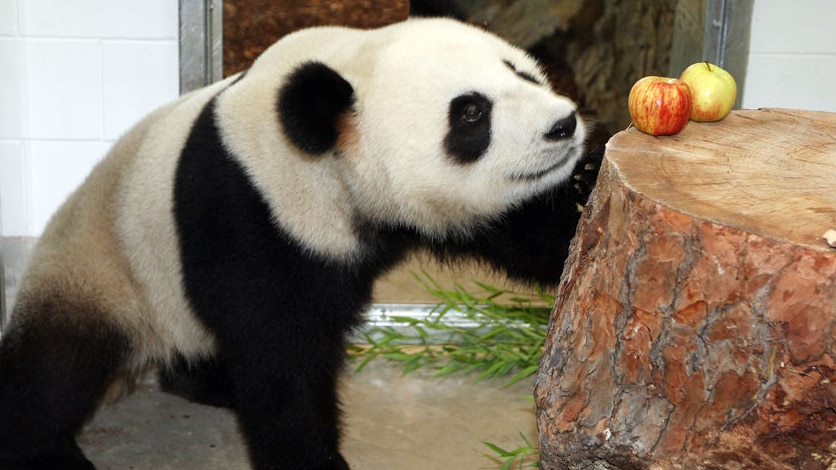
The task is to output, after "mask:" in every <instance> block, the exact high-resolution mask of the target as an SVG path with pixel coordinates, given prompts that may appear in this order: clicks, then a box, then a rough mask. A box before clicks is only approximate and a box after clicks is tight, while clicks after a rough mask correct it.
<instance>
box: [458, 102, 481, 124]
mask: <svg viewBox="0 0 836 470" xmlns="http://www.w3.org/2000/svg"><path fill="white" fill-rule="evenodd" d="M483 114H484V113H483V111H482V108H481V107H480V106H479V105H477V104H475V103H470V104H468V105H466V106H465V107H464V109H462V116H461V117H462V121H464V122H466V123H468V124H474V123H476V122H479V120H480V119H482V115H483Z"/></svg>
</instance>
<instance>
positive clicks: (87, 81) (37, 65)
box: [26, 39, 102, 140]
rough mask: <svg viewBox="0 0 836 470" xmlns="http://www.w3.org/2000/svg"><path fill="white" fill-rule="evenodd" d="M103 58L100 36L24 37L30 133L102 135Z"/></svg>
mask: <svg viewBox="0 0 836 470" xmlns="http://www.w3.org/2000/svg"><path fill="white" fill-rule="evenodd" d="M101 63H102V60H101V54H100V47H99V42H98V41H96V40H89V39H84V40H78V39H29V40H27V41H26V86H27V90H26V94H27V106H28V110H29V116H28V117H29V123H28V124H29V125H28V128H29V137H30V138H32V139H67V140H96V139H101V138H102V83H101V76H102V72H101Z"/></svg>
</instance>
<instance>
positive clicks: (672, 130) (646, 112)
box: [627, 76, 691, 135]
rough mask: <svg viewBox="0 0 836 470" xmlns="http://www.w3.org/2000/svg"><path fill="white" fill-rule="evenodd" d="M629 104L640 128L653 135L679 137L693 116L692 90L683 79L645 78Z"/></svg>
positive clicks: (634, 88)
mask: <svg viewBox="0 0 836 470" xmlns="http://www.w3.org/2000/svg"><path fill="white" fill-rule="evenodd" d="M627 105H628V109H629V110H630V118H632V119H633V125H634V126H636V129H638V130H640V131H642V132H644V133H646V134H650V135H671V134H676V133H677V132H679V131H681V130H682V128H683V127H685V124H688V119H689V118H690V117H691V91H690V90H689V89H688V85H687V84H686V83H685V82H683V81H682V80H677V79H675V78H668V77H656V76H649V77H644V78H642V79H640V80H639V81H637V82H636V83H635V84H634V85H633V88H631V89H630V96H629V97H628V98H627Z"/></svg>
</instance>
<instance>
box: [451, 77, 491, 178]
mask: <svg viewBox="0 0 836 470" xmlns="http://www.w3.org/2000/svg"><path fill="white" fill-rule="evenodd" d="M492 107H493V103H492V102H491V100H490V99H488V97H487V96H485V95H483V94H481V93H477V92H472V93H467V94H464V95H460V96H457V97H455V98H453V100H452V101H450V109H449V123H448V124H449V129H448V131H447V135H446V137H445V139H444V147H445V148H446V150H447V154H448V155H450V156H451V157H452V158H453V159H454V160H456V161H458V162H460V163H470V162H474V161H476V160H478V159H479V157H481V156H482V155H484V153H485V151H487V149H488V147H489V146H490V143H491V108H492Z"/></svg>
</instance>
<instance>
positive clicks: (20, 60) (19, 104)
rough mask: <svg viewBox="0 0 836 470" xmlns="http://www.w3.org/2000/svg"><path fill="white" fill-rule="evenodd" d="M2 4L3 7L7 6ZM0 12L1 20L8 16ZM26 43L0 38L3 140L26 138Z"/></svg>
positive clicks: (1, 131)
mask: <svg viewBox="0 0 836 470" xmlns="http://www.w3.org/2000/svg"><path fill="white" fill-rule="evenodd" d="M5 2H6V3H0V8H3V7H4V6H7V4H8V0H5ZM3 13H4V12H3V11H2V10H0V17H2V16H4V15H3ZM25 70H26V54H25V42H24V41H23V40H22V39H19V38H17V37H3V36H0V103H2V105H0V139H19V138H26V137H27V134H28V128H27V126H26V123H27V122H28V110H27V108H26V75H25Z"/></svg>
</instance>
